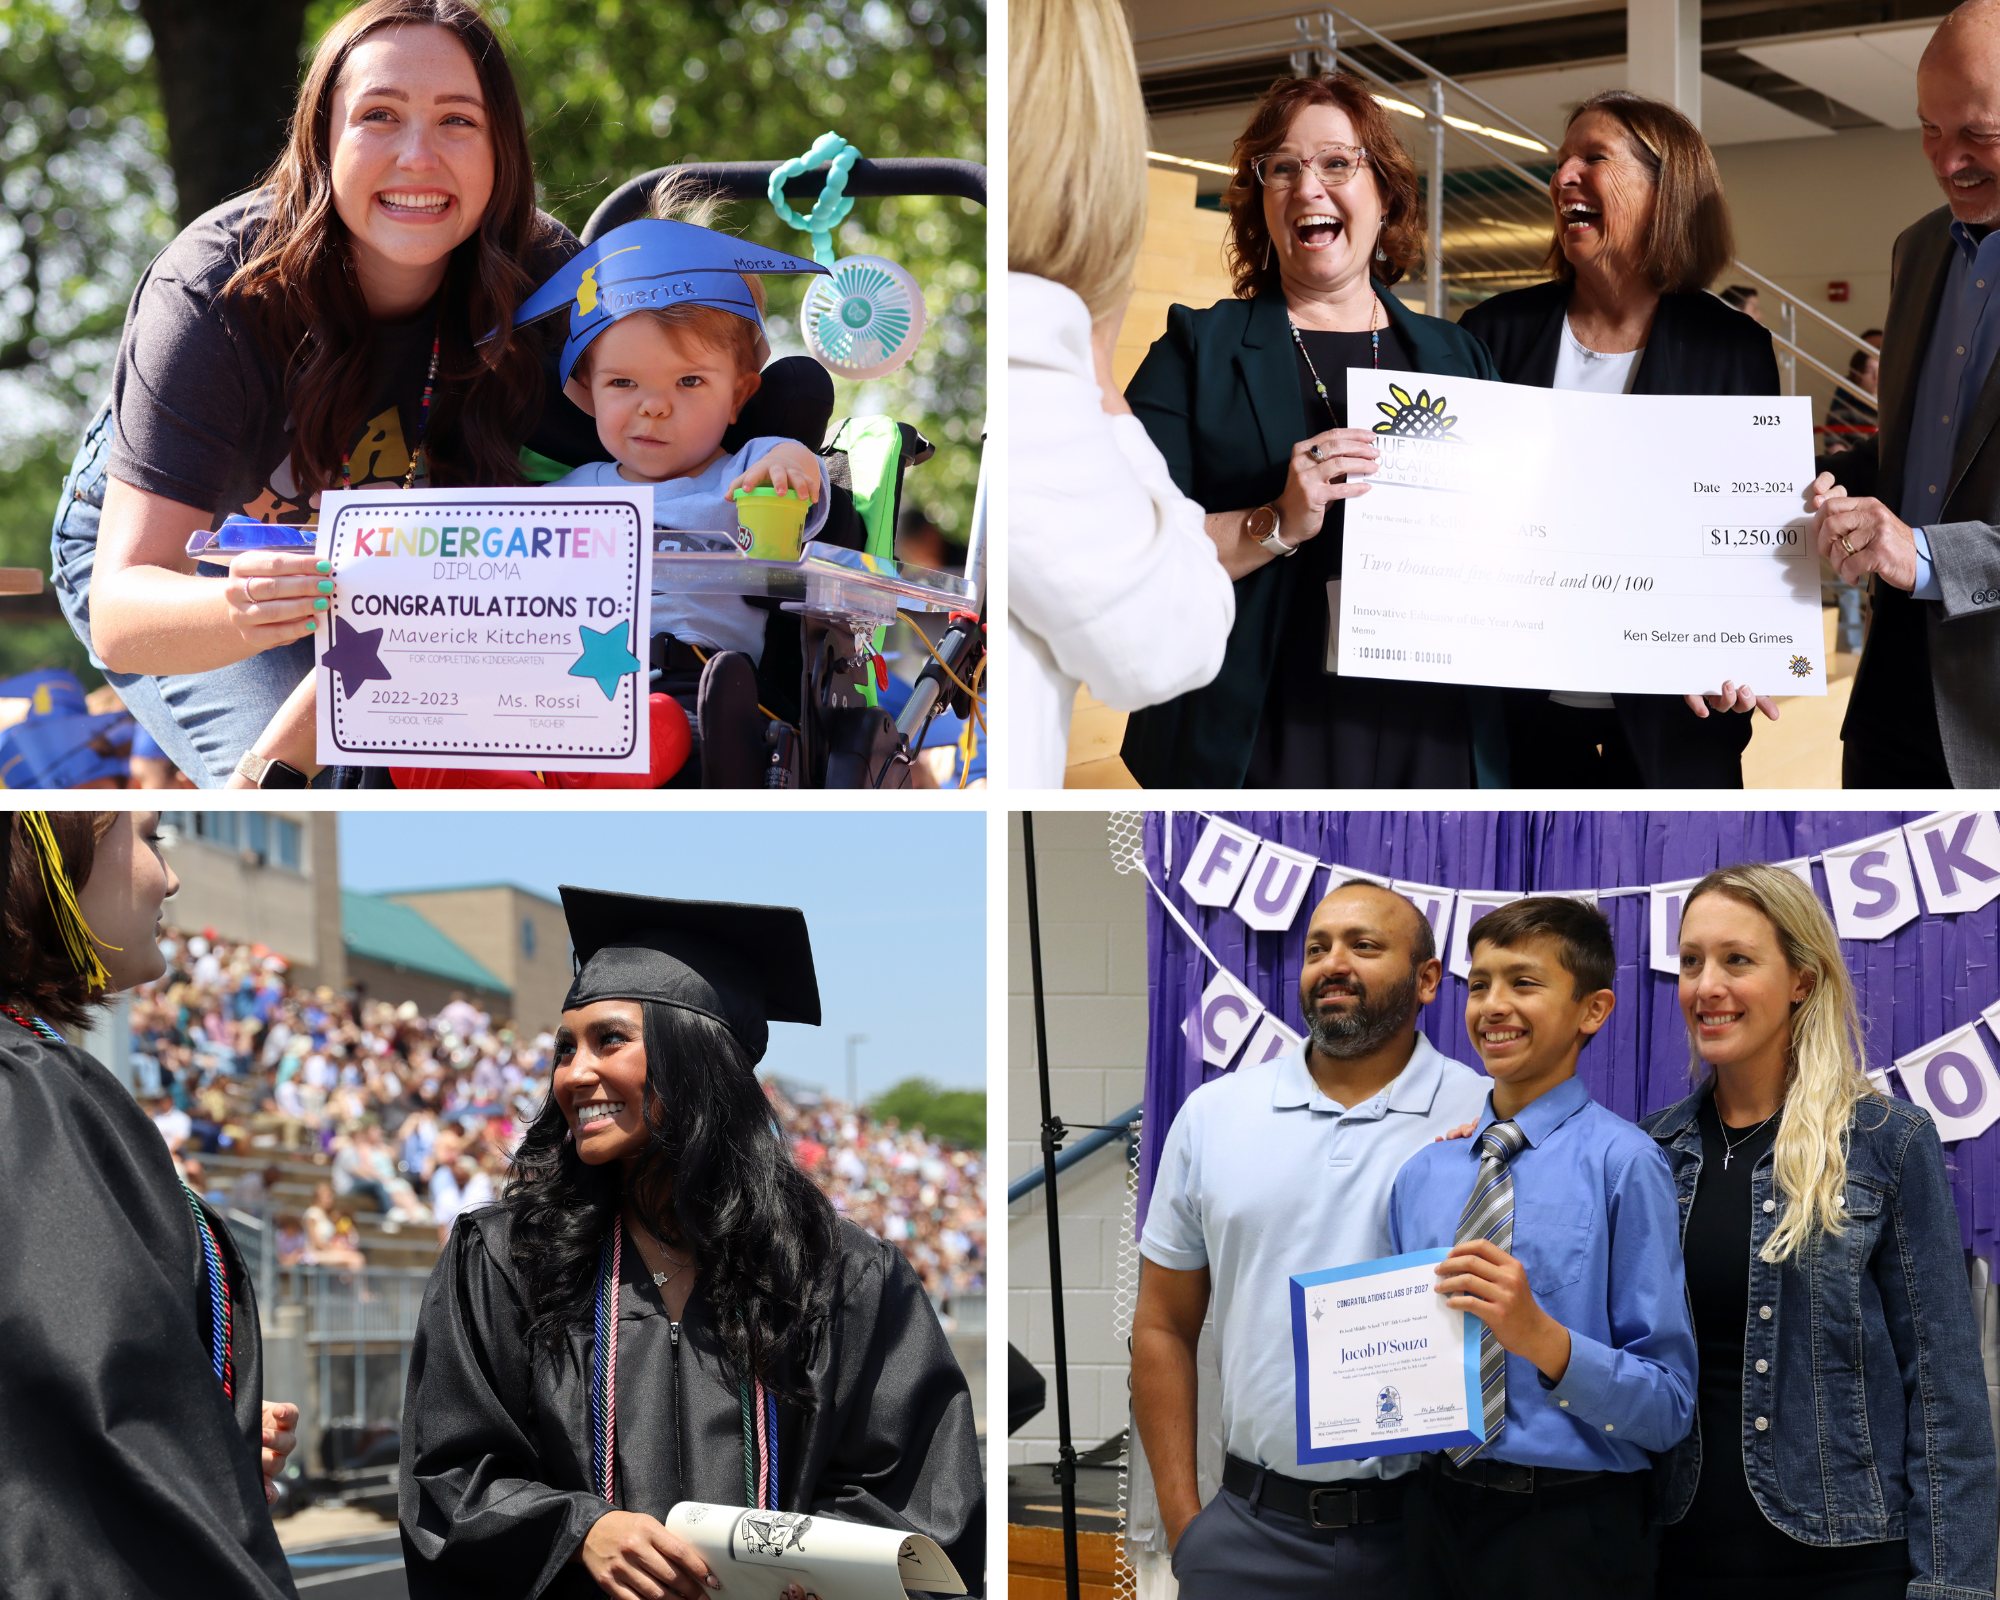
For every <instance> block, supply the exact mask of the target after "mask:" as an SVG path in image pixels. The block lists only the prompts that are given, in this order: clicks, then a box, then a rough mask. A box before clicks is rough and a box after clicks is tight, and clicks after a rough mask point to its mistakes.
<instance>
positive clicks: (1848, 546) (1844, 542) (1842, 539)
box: [1840, 533, 1854, 555]
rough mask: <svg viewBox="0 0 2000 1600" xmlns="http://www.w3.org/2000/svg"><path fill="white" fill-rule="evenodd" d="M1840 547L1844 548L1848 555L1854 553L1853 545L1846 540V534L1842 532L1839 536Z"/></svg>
mask: <svg viewBox="0 0 2000 1600" xmlns="http://www.w3.org/2000/svg"><path fill="white" fill-rule="evenodd" d="M1840 548H1841V549H1843V550H1845V551H1846V552H1847V553H1848V554H1849V555H1853V554H1854V546H1853V545H1851V544H1849V543H1848V542H1847V535H1846V534H1844V533H1843V534H1842V535H1841V536H1840Z"/></svg>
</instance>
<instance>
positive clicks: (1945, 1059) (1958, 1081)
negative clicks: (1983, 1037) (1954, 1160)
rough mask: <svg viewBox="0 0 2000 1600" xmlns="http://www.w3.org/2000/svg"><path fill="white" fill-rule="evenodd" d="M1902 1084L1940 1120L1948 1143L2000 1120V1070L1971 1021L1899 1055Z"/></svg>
mask: <svg viewBox="0 0 2000 1600" xmlns="http://www.w3.org/2000/svg"><path fill="white" fill-rule="evenodd" d="M1896 1070H1897V1071H1898V1072H1899V1073H1901V1074H1902V1077H1903V1088H1904V1089H1905V1090H1907V1091H1908V1093H1909V1096H1910V1098H1911V1099H1912V1100H1914V1101H1916V1103H1917V1104H1918V1105H1920V1106H1922V1107H1923V1108H1924V1109H1925V1110H1926V1111H1928V1112H1929V1113H1930V1114H1931V1116H1932V1118H1933V1119H1934V1120H1935V1121H1936V1123H1937V1130H1938V1137H1939V1138H1940V1139H1942V1140H1943V1141H1944V1142H1945V1143H1946V1144H1950V1143H1951V1142H1952V1141H1953V1140H1954V1139H1970V1138H1973V1137H1974V1136H1976V1135H1978V1134H1981V1133H1984V1132H1985V1131H1986V1130H1987V1129H1988V1128H1990V1127H1991V1126H1992V1125H1993V1123H1994V1122H1995V1120H2000V1074H1996V1073H1995V1072H1994V1070H1993V1058H1992V1057H1991V1056H1989V1055H1988V1054H1987V1053H1986V1046H1985V1045H1983V1044H1981V1043H1980V1042H1979V1029H1978V1026H1977V1025H1976V1024H1974V1023H1970V1022H1968V1023H1967V1024H1966V1025H1965V1026H1964V1027H1962V1028H1954V1029H1952V1030H1951V1032H1950V1033H1948V1034H1946V1035H1945V1036H1944V1037H1943V1038H1942V1039H1933V1040H1932V1041H1931V1042H1930V1043H1929V1044H1927V1045H1925V1046H1924V1047H1923V1049H1921V1050H1913V1051H1911V1052H1910V1054H1908V1055H1906V1056H1900V1057H1898V1058H1897V1061H1896Z"/></svg>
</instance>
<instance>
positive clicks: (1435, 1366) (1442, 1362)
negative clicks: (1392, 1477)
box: [1292, 1249, 1486, 1466]
mask: <svg viewBox="0 0 2000 1600" xmlns="http://www.w3.org/2000/svg"><path fill="white" fill-rule="evenodd" d="M1450 1253H1451V1252H1450V1251H1449V1250H1443V1249H1439V1250H1413V1251H1411V1252H1410V1253H1409V1254H1408V1255H1401V1256H1387V1257H1385V1258H1383V1259H1382V1260H1380V1261H1360V1262H1356V1263H1355V1264H1354V1265H1353V1266H1351V1267H1334V1268H1331V1269H1330V1270H1328V1271H1326V1272H1301V1273H1295V1274H1293V1276H1292V1360H1293V1363H1294V1369H1295V1372H1294V1375H1295V1377H1296V1379H1297V1383H1296V1391H1295V1392H1296V1393H1297V1396H1298V1447H1299V1465H1301V1466H1304V1465H1306V1464H1307V1463H1309V1462H1315V1461H1353V1460H1357V1459H1359V1458H1361V1457H1363V1456H1393V1455H1404V1454H1407V1453H1409V1452H1411V1451H1417V1450H1443V1449H1447V1448H1450V1447H1453V1446H1457V1445H1462V1444H1477V1443H1479V1442H1480V1441H1481V1440H1483V1439H1484V1438H1485V1437H1486V1415H1485V1408H1484V1407H1483V1406H1481V1405H1480V1403H1479V1321H1478V1319H1477V1318H1476V1317H1474V1316H1473V1315H1472V1313H1471V1312H1469V1311H1453V1310H1452V1309H1451V1308H1450V1307H1448V1306H1447V1305H1446V1304H1445V1303H1444V1297H1443V1296H1442V1295H1440V1294H1439V1293H1438V1292H1437V1274H1436V1273H1435V1272H1434V1271H1433V1270H1432V1269H1433V1268H1434V1267H1435V1266H1436V1265H1437V1264H1438V1263H1439V1262H1440V1261H1442V1260H1444V1258H1445V1257H1446V1256H1447V1255H1449V1254H1450Z"/></svg>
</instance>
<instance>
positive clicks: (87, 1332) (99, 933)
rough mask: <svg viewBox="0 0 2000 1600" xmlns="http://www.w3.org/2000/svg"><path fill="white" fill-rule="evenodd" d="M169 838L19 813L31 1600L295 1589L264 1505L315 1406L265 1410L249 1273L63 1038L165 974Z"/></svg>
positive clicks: (20, 1533)
mask: <svg viewBox="0 0 2000 1600" xmlns="http://www.w3.org/2000/svg"><path fill="white" fill-rule="evenodd" d="M158 829H159V813H158V812H152V811H46V812H45V811H19V812H15V811H0V1172H4V1173H6V1175H7V1181H6V1183H5V1184H4V1185H0V1236H3V1237H4V1238H5V1239H6V1241H7V1248H6V1249H5V1250H4V1251H0V1306H5V1307H6V1330H7V1335H6V1340H5V1342H4V1346H0V1417H4V1418H5V1419H6V1424H5V1426H4V1427H0V1572H4V1573H5V1574H6V1575H7V1579H6V1589H7V1593H8V1594H9V1595H18V1596H21V1597H22V1600H39V1597H43V1596H48V1597H54V1596H57V1595H74V1594H101V1595H112V1594H135V1595H136V1594H145V1595H157V1596H163V1597H165V1596H175V1597H179V1596H185V1597H187V1600H197V1597H200V1600H209V1597H213V1596H226V1597H230V1600H236V1597H256V1600H270V1597H272V1596H281V1595H282V1596H289V1595H291V1594H292V1593H293V1592H294V1591H293V1587H292V1580H291V1576H290V1570H289V1568H288V1567H287V1565H286V1562H285V1556H284V1551H283V1550H282V1549H281V1548H280V1547H279V1544H278V1536H277V1533H276V1531H275V1530H274V1529H273V1528H272V1526H271V1517H270V1512H269V1509H268V1507H267V1504H266V1502H267V1501H268V1500H270V1499H272V1498H274V1497H275V1496H274V1491H273V1490H272V1488H271V1483H270V1480H271V1479H272V1478H273V1477H275V1475H276V1474H277V1473H278V1472H279V1471H280V1470H281V1469H282V1467H283V1465H284V1459H285V1456H286V1455H287V1454H288V1453H289V1452H290V1450H291V1448H292V1445H293V1443H294V1442H295V1440H296V1435H295V1433H294V1431H293V1429H294V1427H295V1425H296V1423H297V1420H298V1408H297V1407H296V1406H294V1405H290V1404H284V1405H266V1404H264V1403H263V1372H262V1355H261V1350H262V1347H261V1344H260V1341H259V1338H258V1331H257V1302H256V1297H255V1295H254V1294H253V1293H252V1290H251V1284H250V1274H249V1271H248V1270H247V1268H246V1265H245V1263H244V1261H243V1258H242V1256H241V1255H240V1254H239V1253H238V1252H237V1249H236V1245H235V1242H234V1240H233V1239H232V1238H231V1236H230V1232H229V1228H228V1226H227V1225H226V1224H225V1223H224V1221H223V1219H222V1218H221V1217H220V1216H219V1215H217V1214H216V1213H215V1212H214V1211H212V1210H210V1209H209V1208H208V1206H207V1205H206V1204H205V1203H204V1202H203V1201H201V1200H200V1199H199V1198H197V1197H196V1195H195V1194H194V1193H193V1191H192V1190H190V1189H189V1188H188V1187H187V1186H186V1185H185V1184H183V1183H182V1182H181V1180H180V1178H179V1176H178V1174H177V1173H176V1172H175V1170H174V1162H173V1158H172V1156H171V1155H169V1154H168V1151H167V1146H166V1141H165V1140H163V1139H162V1138H161V1137H160V1133H159V1130H158V1129H157V1128H155V1127H154V1126H153V1124H152V1121H151V1120H150V1119H149V1118H148V1117H147V1115H146V1113H145V1112H144V1110H142V1109H141V1108H140V1106H139V1103H138V1102H137V1101H136V1100H134V1099H133V1097H132V1095H131V1093H130V1091H129V1090H127V1089H126V1088H125V1086H124V1085H122V1084H121V1083H119V1082H118V1080H117V1079H116V1078H114V1077H113V1076H112V1075H111V1074H110V1073H109V1072H108V1071H106V1070H105V1068H104V1067H103V1066H102V1065H100V1064H99V1063H98V1062H97V1061H96V1060H95V1059H93V1058H92V1057H91V1056H89V1055H87V1054H86V1053H85V1052H84V1051H82V1050H79V1049H77V1048H76V1047H75V1046H74V1045H72V1044H70V1043H68V1042H67V1041H66V1040H65V1039H64V1037H63V1035H62V1033H61V1032H59V1031H58V1027H57V1024H60V1025H61V1026H62V1027H64V1028H68V1029H70V1030H71V1031H72V1032H74V1031H75V1030H77V1029H78V1028H80V1027H82V1026H84V1025H85V1024H86V1023H87V1022H88V1021H89V1019H90V1016H91V1013H92V1012H93V1011H94V1010H95V1009H96V1008H98V1007H100V1006H101V1005H102V1004H103V1003H104V1001H105V998H106V997H107V996H108V995H110V994H112V993H114V992H116V991H117V990H120V989H128V988H131V987H132V986H133V985H135V984H140V983H146V982H150V981H151V980H152V979H154V978H157V977H159V976H160V975H161V973H162V972H164V971H165V970H166V962H165V959H164V958H163V957H162V956H161V954H160V948H159V921H160V906H161V902H162V901H164V900H165V899H166V898H167V896H169V895H171V894H172V893H173V892H174V891H175V890H176V889H177V888H178V887H179V885H178V884H177V883H176V881H175V879H174V874H173V869H172V868H170V867H169V866H168V865H167V864H166V862H165V860H164V859H163V858H162V857H161V855H160V854H159V848H158V845H159V838H158ZM260 1452H261V1458H262V1464H261V1471H260V1465H259V1457H260Z"/></svg>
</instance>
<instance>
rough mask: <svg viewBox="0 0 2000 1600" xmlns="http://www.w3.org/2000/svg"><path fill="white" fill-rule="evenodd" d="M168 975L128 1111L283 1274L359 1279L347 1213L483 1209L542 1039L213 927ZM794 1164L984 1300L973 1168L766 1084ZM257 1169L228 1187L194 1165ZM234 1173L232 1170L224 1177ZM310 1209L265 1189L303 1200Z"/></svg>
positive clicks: (141, 1049)
mask: <svg viewBox="0 0 2000 1600" xmlns="http://www.w3.org/2000/svg"><path fill="white" fill-rule="evenodd" d="M161 948H162V950H163V952H164V953H165V955H166V957H167V971H166V974H165V976H163V977H162V978H160V979H159V980H158V981H157V982H154V983H151V984H148V985H146V986H145V987H143V988H141V989H139V990H137V991H135V992H134V994H133V998H132V1007H131V1021H130V1026H131V1035H132V1053H133V1072H134V1077H135V1079H136V1087H137V1092H138V1094H139V1096H140V1098H141V1100H142V1101H143V1102H144V1103H145V1104H146V1105H147V1106H148V1107H149V1108H150V1109H151V1110H152V1112H153V1121H154V1123H155V1125H156V1126H158V1128H159V1129H160V1132H161V1135H162V1137H164V1138H165V1139H166V1141H167V1144H168V1146H169V1148H170V1149H172V1150H173V1152H174V1155H175V1160H176V1161H177V1162H178V1163H180V1165H181V1166H182V1168H183V1171H184V1172H185V1174H186V1176H187V1178H188V1180H189V1182H190V1183H191V1184H192V1185H193V1186H194V1187H195V1188H196V1189H197V1190H199V1191H201V1192H204V1193H206V1194H208V1195H209V1196H210V1197H211V1198H212V1199H214V1200H216V1201H218V1202H220V1203H224V1204H227V1205H229V1206H231V1207H233V1208H235V1209H236V1210H239V1211H242V1212H245V1213H247V1214H248V1215H250V1216H254V1217H259V1218H265V1217H268V1218H270V1219H271V1222H272V1225H273V1227H274V1228H275V1230H276V1231H275V1239H276V1245H277V1255H278V1259H279V1261H280V1263H281V1264H283V1265H286V1266H290V1265H295V1264H306V1265H314V1264H319V1265H328V1266H360V1265H363V1264H365V1262H366V1240H365V1239H364V1236H363V1234H362V1231H361V1230H360V1229H359V1228H357V1226H356V1220H355V1219H356V1218H357V1217H364V1218H368V1219H370V1222H371V1226H374V1227H379V1228H380V1230H381V1231H382V1232H384V1233H387V1234H390V1235H394V1234H397V1233H400V1232H402V1231H404V1230H406V1229H409V1230H417V1229H422V1230H432V1229H434V1230H436V1234H437V1237H438V1239H439V1241H440V1242H441V1241H442V1240H443V1239H444V1238H445V1237H446V1236H447V1235H448V1234H449V1233H450V1231H451V1224H452V1220H453V1218H455V1217H456V1216H457V1215H458V1213H459V1212H460V1211H462V1210H465V1209H466V1208H467V1207H470V1206H475V1205H482V1204H485V1203H487V1202H489V1201H491V1200H493V1199H494V1198H495V1197H496V1196H497V1194H498V1193H499V1191H500V1190H501V1188H502V1187H503V1186H504V1185H505V1183H506V1176H507V1166H508V1160H509V1155H510V1152H511V1151H512V1150H513V1148H514V1145H515V1143H516V1142H517V1140H518V1139H519V1137H520V1134H521V1131H522V1130H523V1129H524V1128H525V1127H526V1125H527V1122H528V1120H529V1119H530V1118H532V1117H533V1115H534V1114H535V1110H536V1108H537V1107H538V1106H539V1105H540V1104H541V1102H542V1099H543V1097H544V1096H545V1095H546V1094H547V1092H548V1088H549V1079H550V1074H551V1071H552V1062H553V1055H554V1049H555V1039H554V1036H553V1035H552V1034H550V1033H548V1032H539V1033H534V1034H529V1033H526V1032H525V1031H522V1030H517V1029H516V1028H514V1027H513V1026H512V1024H511V1023H509V1022H506V1021H504V1020H501V1019H497V1018H494V1017H491V1016H489V1015H488V1014H487V1013H485V1012H483V1011H481V1010H480V1009H479V1008H478V1007H477V1006H475V1005H473V1004H472V1003H471V1002H469V1001H467V1000H465V999H464V998H462V997H455V998H454V999H453V1000H452V1001H451V1003H450V1004H448V1005H446V1006H445V1007H444V1008H443V1009H442V1010H440V1011H438V1012H437V1013H436V1014H435V1015H428V1016H427V1015H424V1014H423V1013H422V1012H421V1011H420V1010H419V1009H418V1007H417V1005H416V1004H415V1002H413V1001H407V1000H406V1001H403V1002H402V1003H400V1004H397V1003H395V1002H393V1001H389V1000H384V999H373V998H362V999H360V1000H359V1001H357V999H356V997H355V996H353V995H350V994H337V993H335V992H334V991H333V990H332V989H330V988H326V987H323V986H322V987H320V988H316V989H307V988H304V987H302V986H299V985H296V984H294V983H292V982H291V981H290V978H289V971H288V967H287V964H286V962H285V960H284V958H283V957H282V956H280V955H278V954H276V953H275V952H273V951H271V950H269V949H267V948H265V947H264V946H262V945H259V944H242V943H235V942H231V941H229V940H225V939H221V938H218V937H217V936H216V935H215V934H214V933H213V932H212V931H209V932H203V933H186V932H182V931H180V930H178V929H172V928H169V929H168V930H167V932H166V934H165V936H164V937H163V939H162V941H161ZM766 1093H767V1094H768V1096H769V1098H770V1100H771V1105H772V1111H773V1115H774V1116H775V1117H776V1119H777V1121H778V1123H779V1124H780V1126H781V1127H782V1128H783V1130H784V1132H785V1135H786V1137H787V1138H788V1139H789V1140H790V1142H791V1144H792V1147H793V1151H794V1154H795V1156H796V1158H797V1160H798V1162H799V1164H800V1166H801V1167H802V1168H803V1169H804V1170H805V1171H806V1172H808V1173H810V1174H811V1175H812V1177H813V1178H814V1180H815V1181H816V1182H818V1183H819V1185H820V1187H821V1188H822V1189H824V1190H825V1191H826V1193H827V1194H828V1196H829V1197H830V1198H831V1199H832V1201H833V1203H834V1206H835V1207H836V1208H837V1209H838V1210H839V1211H840V1212H841V1213H842V1214H843V1215H845V1216H848V1217H851V1218H852V1219H853V1220H854V1221H855V1222H857V1223H859V1224H860V1225H861V1226H862V1227H864V1228H866V1229H868V1230H869V1231H870V1232H871V1233H874V1234H877V1235H878V1236H880V1237H882V1238H885V1239H888V1240H890V1241H891V1242H893V1243H894V1244H895V1245H896V1246H897V1247H898V1248H899V1249H901V1250H902V1252H903V1253H904V1255H905V1256H906V1257H907V1258H908V1259H909V1261H910V1264H911V1265H912V1267H914V1268H915V1269H916V1271H917V1273H918V1275H919V1276H920V1277H921V1278H922V1279H923V1281H924V1285H925V1287H926V1288H927V1289H928V1290H929V1291H930V1293H931V1295H932V1297H933V1298H934V1299H938V1300H944V1299H948V1298H955V1297H957V1296H959V1295H963V1294H969V1293H983V1292H984V1287H985V1228H986V1221H985V1219H986V1193H985V1177H984V1171H983V1159H982V1155H981V1153H980V1152H978V1151H967V1150H959V1149H954V1148H950V1147H948V1146H946V1145H944V1144H942V1143H940V1142H939V1141H936V1140H933V1139H930V1138H927V1137H926V1136H925V1135H924V1133H923V1131H922V1130H921V1129H918V1128H902V1127H899V1126H898V1125H897V1123H896V1122H895V1121H894V1119H890V1120H889V1121H887V1122H882V1123H878V1122H876V1121H874V1120H873V1119H872V1118H870V1117H869V1116H868V1114H867V1111H866V1109H865V1108H862V1109H859V1110H857V1109H856V1108H853V1107H850V1106H846V1105H844V1104H841V1103H840V1102H837V1101H833V1100H827V1099H823V1098H822V1097H820V1096H818V1095H817V1093H816V1092H815V1091H801V1090H797V1089H794V1090H793V1091H792V1093H791V1094H790V1095H789V1096H788V1095H787V1094H786V1093H785V1092H784V1091H782V1090H780V1089H779V1088H778V1087H777V1086H776V1085H775V1084H767V1085H766ZM217 1154H227V1155H229V1156H231V1157H237V1158H241V1157H244V1156H249V1157H253V1158H256V1157H262V1158H264V1160H265V1163H266V1164H265V1165H263V1166H261V1167H257V1168H253V1169H250V1170H245V1171H244V1172H243V1173H242V1175H241V1176H239V1177H237V1178H236V1179H235V1181H234V1182H233V1183H231V1184H229V1185H227V1186H224V1185H223V1184H222V1183H221V1182H220V1179H219V1176H218V1178H217V1180H216V1181H214V1182H211V1181H210V1178H209V1175H208V1173H207V1170H206V1169H205V1168H204V1166H203V1165H202V1161H201V1158H202V1156H203V1155H210V1156H214V1155H217ZM240 1164H241V1163H240V1161H239V1162H232V1163H231V1165H240ZM301 1168H303V1169H304V1171H305V1172H306V1173H308V1174H309V1175H310V1178H311V1180H312V1182H313V1185H314V1189H315V1193H314V1199H313V1202H312V1204H311V1205H309V1206H297V1205H295V1204H294V1203H292V1202H288V1201H287V1200H286V1199H285V1197H284V1196H283V1195H282V1194H281V1192H280V1189H281V1186H282V1185H285V1184H287V1183H288V1182H289V1183H290V1185H291V1187H293V1188H294V1189H296V1188H298V1187H299V1183H298V1174H299V1171H300V1169H301Z"/></svg>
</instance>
